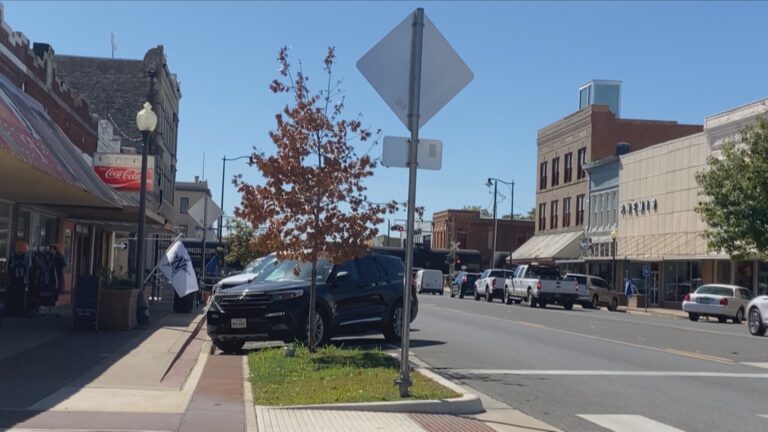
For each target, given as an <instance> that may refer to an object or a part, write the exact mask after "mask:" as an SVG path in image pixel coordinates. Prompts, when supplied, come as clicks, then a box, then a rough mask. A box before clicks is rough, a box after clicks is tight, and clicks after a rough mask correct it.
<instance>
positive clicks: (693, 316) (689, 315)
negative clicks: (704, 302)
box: [688, 313, 699, 322]
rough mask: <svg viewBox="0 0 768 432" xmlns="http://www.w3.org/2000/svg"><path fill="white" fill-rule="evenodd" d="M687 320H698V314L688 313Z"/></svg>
mask: <svg viewBox="0 0 768 432" xmlns="http://www.w3.org/2000/svg"><path fill="white" fill-rule="evenodd" d="M688 319H689V320H691V321H693V322H696V321H698V320H699V314H697V313H688Z"/></svg>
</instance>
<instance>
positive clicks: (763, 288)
mask: <svg viewBox="0 0 768 432" xmlns="http://www.w3.org/2000/svg"><path fill="white" fill-rule="evenodd" d="M753 292H754V294H755V295H768V263H765V262H763V261H760V262H759V263H758V264H757V289H755V290H754V291H753Z"/></svg>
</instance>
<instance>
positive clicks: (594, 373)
mask: <svg viewBox="0 0 768 432" xmlns="http://www.w3.org/2000/svg"><path fill="white" fill-rule="evenodd" d="M436 372H440V373H441V374H447V375H450V374H457V375H562V376H645V377H696V378H761V379H767V378H768V373H737V372H688V371H634V370H631V371H626V370H625V371H622V370H556V369H555V370H552V369H550V370H546V369H542V370H537V369H439V370H436Z"/></svg>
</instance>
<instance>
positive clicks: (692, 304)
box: [683, 284, 755, 324]
mask: <svg viewBox="0 0 768 432" xmlns="http://www.w3.org/2000/svg"><path fill="white" fill-rule="evenodd" d="M753 298H755V296H754V295H753V294H752V291H751V290H750V289H748V288H744V287H740V286H737V285H721V284H708V285H702V286H700V287H699V288H698V289H697V290H696V292H694V293H693V294H686V295H685V297H684V298H683V311H685V312H688V318H689V319H690V320H691V321H698V320H699V317H702V316H707V317H710V316H711V317H716V318H717V320H718V321H720V322H721V323H724V322H726V321H727V320H728V319H731V320H733V322H734V323H735V324H740V323H741V322H742V321H743V320H744V316H745V314H746V311H747V305H748V304H749V302H750V301H751V300H752V299H753Z"/></svg>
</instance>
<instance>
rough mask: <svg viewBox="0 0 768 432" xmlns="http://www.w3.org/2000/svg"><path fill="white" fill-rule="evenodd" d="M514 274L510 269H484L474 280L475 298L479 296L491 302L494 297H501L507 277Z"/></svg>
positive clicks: (478, 298) (477, 298)
mask: <svg viewBox="0 0 768 432" xmlns="http://www.w3.org/2000/svg"><path fill="white" fill-rule="evenodd" d="M513 275H514V273H512V271H510V270H503V269H488V270H486V271H484V272H483V273H482V274H481V275H480V277H479V278H478V279H477V281H475V300H480V297H483V298H485V301H487V302H492V301H493V298H494V297H498V298H502V297H503V293H504V284H505V283H506V281H507V278H511V277H512V276H513Z"/></svg>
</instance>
